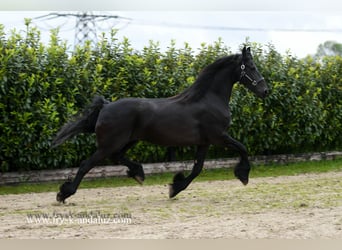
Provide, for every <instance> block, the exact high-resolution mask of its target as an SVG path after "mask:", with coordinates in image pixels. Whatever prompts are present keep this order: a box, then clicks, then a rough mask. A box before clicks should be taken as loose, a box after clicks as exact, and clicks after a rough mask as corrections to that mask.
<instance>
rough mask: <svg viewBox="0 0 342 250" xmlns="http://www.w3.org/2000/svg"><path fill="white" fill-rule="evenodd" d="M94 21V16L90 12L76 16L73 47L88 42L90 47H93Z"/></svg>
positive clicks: (94, 37) (95, 40)
mask: <svg viewBox="0 0 342 250" xmlns="http://www.w3.org/2000/svg"><path fill="white" fill-rule="evenodd" d="M95 19H96V16H94V15H93V14H92V13H91V12H83V13H79V14H78V15H76V27H75V43H74V44H75V46H77V45H84V44H85V42H86V41H90V42H91V45H92V46H94V47H95V45H96V43H97V34H96V22H95Z"/></svg>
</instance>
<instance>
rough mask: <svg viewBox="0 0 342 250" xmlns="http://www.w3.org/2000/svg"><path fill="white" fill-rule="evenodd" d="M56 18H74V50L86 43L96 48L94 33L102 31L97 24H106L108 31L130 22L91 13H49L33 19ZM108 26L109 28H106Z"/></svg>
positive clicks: (96, 40)
mask: <svg viewBox="0 0 342 250" xmlns="http://www.w3.org/2000/svg"><path fill="white" fill-rule="evenodd" d="M56 18H76V25H75V40H74V48H76V46H77V45H84V44H85V43H86V41H89V42H90V45H91V46H92V47H96V44H97V42H98V37H97V33H96V32H97V30H104V28H103V27H102V26H99V22H104V21H105V22H107V30H108V29H110V28H113V27H114V26H115V25H116V24H118V23H120V22H121V21H124V22H125V23H127V22H130V21H131V19H130V18H125V17H120V16H116V15H107V14H93V13H92V12H78V13H50V14H48V15H44V16H39V17H36V18H34V19H35V20H40V21H48V20H51V19H56ZM108 24H109V26H110V28H109V27H108Z"/></svg>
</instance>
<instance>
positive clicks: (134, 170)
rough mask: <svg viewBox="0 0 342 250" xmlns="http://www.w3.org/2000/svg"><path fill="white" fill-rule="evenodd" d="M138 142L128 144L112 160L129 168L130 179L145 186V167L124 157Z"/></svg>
mask: <svg viewBox="0 0 342 250" xmlns="http://www.w3.org/2000/svg"><path fill="white" fill-rule="evenodd" d="M135 144H136V142H131V143H129V144H127V145H126V146H125V147H124V148H123V149H122V150H121V151H120V152H119V153H117V154H114V155H113V156H112V160H113V161H114V162H116V161H118V162H119V163H121V164H123V165H125V166H127V167H128V170H127V175H128V177H132V178H133V179H134V180H136V181H137V182H138V183H139V184H143V182H144V180H145V173H144V170H143V167H142V165H141V164H140V163H138V162H134V161H131V160H130V159H128V158H126V157H125V156H124V155H125V153H126V152H127V151H128V150H129V149H130V148H131V147H133V146H134V145H135Z"/></svg>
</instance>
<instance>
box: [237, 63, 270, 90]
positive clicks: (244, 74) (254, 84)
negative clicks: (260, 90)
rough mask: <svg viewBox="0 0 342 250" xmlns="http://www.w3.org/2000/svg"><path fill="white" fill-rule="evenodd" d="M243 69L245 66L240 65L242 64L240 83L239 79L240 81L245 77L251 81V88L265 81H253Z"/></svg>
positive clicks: (261, 79)
mask: <svg viewBox="0 0 342 250" xmlns="http://www.w3.org/2000/svg"><path fill="white" fill-rule="evenodd" d="M245 68H246V66H245V64H244V63H242V64H241V74H240V81H241V79H242V78H243V77H246V78H247V79H248V80H250V81H251V84H252V85H253V86H256V85H258V83H259V82H261V81H263V80H265V79H264V78H263V77H261V78H260V79H259V80H254V79H253V78H252V77H250V76H249V75H248V74H247V73H246V71H245Z"/></svg>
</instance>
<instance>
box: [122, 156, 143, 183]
mask: <svg viewBox="0 0 342 250" xmlns="http://www.w3.org/2000/svg"><path fill="white" fill-rule="evenodd" d="M120 162H121V163H122V164H123V165H125V166H127V167H128V170H127V175H128V177H132V178H133V179H134V180H136V181H137V182H138V183H139V184H141V185H142V184H143V182H144V180H145V173H144V170H143V167H142V165H141V164H140V163H138V162H134V161H131V160H129V159H127V158H126V157H121V158H120Z"/></svg>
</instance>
